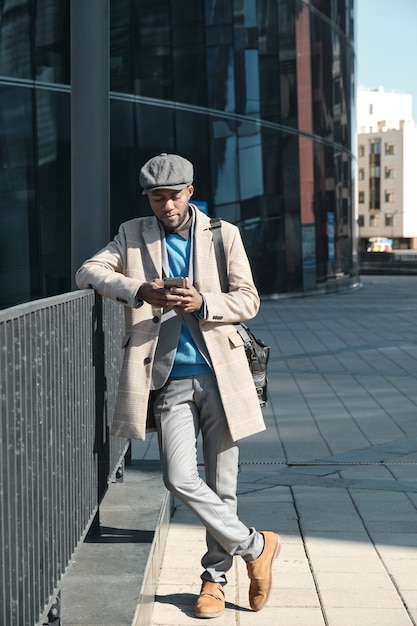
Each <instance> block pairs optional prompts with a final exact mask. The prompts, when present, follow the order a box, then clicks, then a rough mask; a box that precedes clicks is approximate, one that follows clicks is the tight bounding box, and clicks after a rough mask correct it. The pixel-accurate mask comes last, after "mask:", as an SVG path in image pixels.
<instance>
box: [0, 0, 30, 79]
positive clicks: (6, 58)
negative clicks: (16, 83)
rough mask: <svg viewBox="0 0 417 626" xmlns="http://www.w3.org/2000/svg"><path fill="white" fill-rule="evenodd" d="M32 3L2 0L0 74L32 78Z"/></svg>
mask: <svg viewBox="0 0 417 626" xmlns="http://www.w3.org/2000/svg"><path fill="white" fill-rule="evenodd" d="M30 4H31V2H29V1H27V2H25V0H21V1H20V2H19V3H15V2H8V1H7V0H1V1H0V76H11V77H13V78H28V79H31V78H32V64H31V54H30V53H31V49H30V46H31V36H30V18H29V5H30Z"/></svg>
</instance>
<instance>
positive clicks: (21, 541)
mask: <svg viewBox="0 0 417 626" xmlns="http://www.w3.org/2000/svg"><path fill="white" fill-rule="evenodd" d="M106 331H108V332H106ZM122 335H123V307H121V306H120V305H117V304H116V303H113V302H111V301H109V300H102V299H101V298H100V296H98V295H96V294H95V293H94V292H93V291H91V290H89V291H79V292H74V293H70V294H65V295H62V296H56V297H53V298H47V299H44V300H39V301H36V302H31V303H27V304H24V305H21V306H17V307H13V308H11V309H6V310H4V311H0V398H1V401H0V419H1V431H0V432H1V441H0V443H1V446H0V454H1V462H0V498H1V501H0V556H1V559H0V624H4V625H6V624H7V626H30V625H32V624H42V623H44V620H45V619H46V620H47V619H48V618H45V616H47V614H48V611H49V609H50V607H51V606H52V605H53V603H54V601H55V599H56V597H57V594H58V593H59V586H60V581H61V579H62V576H63V574H64V573H65V570H66V569H67V567H68V566H69V564H70V563H71V560H72V558H73V555H74V552H75V551H76V549H77V546H78V545H79V544H80V543H81V541H82V540H83V538H84V537H85V534H86V533H87V531H88V529H89V527H90V525H91V523H92V521H93V520H94V518H95V516H96V515H97V512H98V507H99V504H100V501H101V499H102V497H103V496H104V494H105V491H106V487H107V484H108V481H109V480H111V479H112V478H113V476H114V475H115V472H116V471H117V469H118V468H119V467H120V466H121V465H122V464H123V457H124V454H125V452H126V450H127V446H128V443H129V442H128V441H127V440H123V439H118V438H114V437H111V436H110V435H109V422H110V419H111V414H112V411H113V408H114V402H115V395H116V388H117V380H118V375H119V371H120V366H121V358H122V355H121V349H120V346H121V339H122Z"/></svg>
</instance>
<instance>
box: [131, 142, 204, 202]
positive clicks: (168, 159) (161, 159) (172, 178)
mask: <svg viewBox="0 0 417 626" xmlns="http://www.w3.org/2000/svg"><path fill="white" fill-rule="evenodd" d="M193 178H194V168H193V165H192V163H190V161H187V159H184V157H182V156H179V155H178V154H167V153H166V152H162V154H160V155H159V156H156V157H153V158H152V159H149V161H147V162H146V163H145V165H144V166H143V167H142V169H141V170H140V177H139V182H140V184H141V185H142V187H143V192H142V193H143V194H145V193H148V192H149V191H152V190H153V189H184V188H185V187H188V186H189V185H191V184H192V182H193Z"/></svg>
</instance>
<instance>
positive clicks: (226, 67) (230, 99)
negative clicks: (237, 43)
mask: <svg viewBox="0 0 417 626" xmlns="http://www.w3.org/2000/svg"><path fill="white" fill-rule="evenodd" d="M206 54H207V83H208V102H207V106H208V107H209V108H212V109H219V110H220V111H230V112H233V111H234V110H235V77H234V64H233V50H232V48H225V47H222V48H220V47H218V48H217V47H216V48H208V49H207V52H206Z"/></svg>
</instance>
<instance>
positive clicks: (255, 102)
mask: <svg viewBox="0 0 417 626" xmlns="http://www.w3.org/2000/svg"><path fill="white" fill-rule="evenodd" d="M245 83H246V107H245V114H246V115H251V114H259V111H260V104H259V64H258V51H257V50H245Z"/></svg>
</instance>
